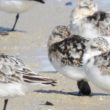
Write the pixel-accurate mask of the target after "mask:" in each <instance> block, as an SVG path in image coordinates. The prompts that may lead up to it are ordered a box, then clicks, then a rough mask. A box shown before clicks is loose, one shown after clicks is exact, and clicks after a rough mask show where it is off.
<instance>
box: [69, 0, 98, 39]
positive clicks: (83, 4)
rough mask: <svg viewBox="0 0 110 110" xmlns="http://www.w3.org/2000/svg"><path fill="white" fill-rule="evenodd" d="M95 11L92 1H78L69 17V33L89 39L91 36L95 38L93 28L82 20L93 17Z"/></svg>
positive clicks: (95, 7) (95, 6)
mask: <svg viewBox="0 0 110 110" xmlns="http://www.w3.org/2000/svg"><path fill="white" fill-rule="evenodd" d="M97 10H98V9H97V5H96V4H95V3H94V1H93V0H78V6H77V7H76V8H75V9H73V10H72V12H71V16H70V30H71V32H73V33H74V34H76V35H81V36H85V37H87V38H91V36H92V37H95V36H96V30H95V29H94V28H93V25H92V24H90V23H88V22H87V21H85V20H84V18H86V17H87V16H91V15H93V14H94V13H95V12H96V11H97ZM94 35H95V36H94ZM97 36H98V34H97Z"/></svg>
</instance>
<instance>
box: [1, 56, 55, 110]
mask: <svg viewBox="0 0 110 110" xmlns="http://www.w3.org/2000/svg"><path fill="white" fill-rule="evenodd" d="M55 83H56V81H55V80H53V79H49V78H46V77H42V76H40V75H38V74H36V73H35V72H33V71H31V69H29V68H28V67H27V66H26V65H25V64H24V63H23V62H22V60H20V59H19V58H16V57H14V56H9V55H4V54H0V97H1V98H2V97H3V98H5V100H4V108H3V110H6V106H7V103H8V98H11V97H16V96H22V95H25V94H26V93H27V92H30V91H31V92H32V91H33V87H35V86H36V85H37V84H41V85H52V86H54V85H55ZM36 87H37V86H36ZM34 89H35V88H34Z"/></svg>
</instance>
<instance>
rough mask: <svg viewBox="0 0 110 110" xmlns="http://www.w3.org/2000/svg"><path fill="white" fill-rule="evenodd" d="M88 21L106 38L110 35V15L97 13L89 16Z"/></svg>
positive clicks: (101, 12)
mask: <svg viewBox="0 0 110 110" xmlns="http://www.w3.org/2000/svg"><path fill="white" fill-rule="evenodd" d="M86 20H87V21H88V22H89V23H92V24H94V25H95V27H96V29H97V30H98V32H99V33H101V34H102V35H104V36H108V35H110V13H107V12H103V11H97V12H95V13H94V14H93V15H91V16H88V17H87V18H86Z"/></svg>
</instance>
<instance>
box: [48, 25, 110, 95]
mask: <svg viewBox="0 0 110 110" xmlns="http://www.w3.org/2000/svg"><path fill="white" fill-rule="evenodd" d="M109 46H110V45H109V43H108V42H107V41H106V39H104V38H102V37H101V38H100V37H97V38H94V39H91V40H87V39H85V38H84V37H81V36H79V35H71V33H70V31H69V29H68V27H67V26H57V27H55V29H54V30H53V32H52V34H51V36H50V38H49V40H48V56H49V60H50V62H51V63H52V65H53V66H54V67H55V69H56V70H57V71H59V72H60V73H62V74H64V75H65V76H68V77H70V78H72V79H74V80H76V81H77V85H78V88H79V95H91V89H90V86H89V84H88V78H87V76H86V74H85V70H84V68H83V64H85V63H86V61H87V59H86V58H88V57H89V56H91V57H92V56H94V55H98V54H100V53H102V52H105V51H107V50H108V47H109ZM94 48H96V49H97V51H98V52H96V51H94ZM91 51H92V52H91ZM90 52H91V53H92V54H90ZM89 54H90V55H89ZM88 55H89V56H88Z"/></svg>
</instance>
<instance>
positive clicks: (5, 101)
mask: <svg viewBox="0 0 110 110" xmlns="http://www.w3.org/2000/svg"><path fill="white" fill-rule="evenodd" d="M7 103H8V99H5V100H4V107H3V110H6V107H7Z"/></svg>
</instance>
